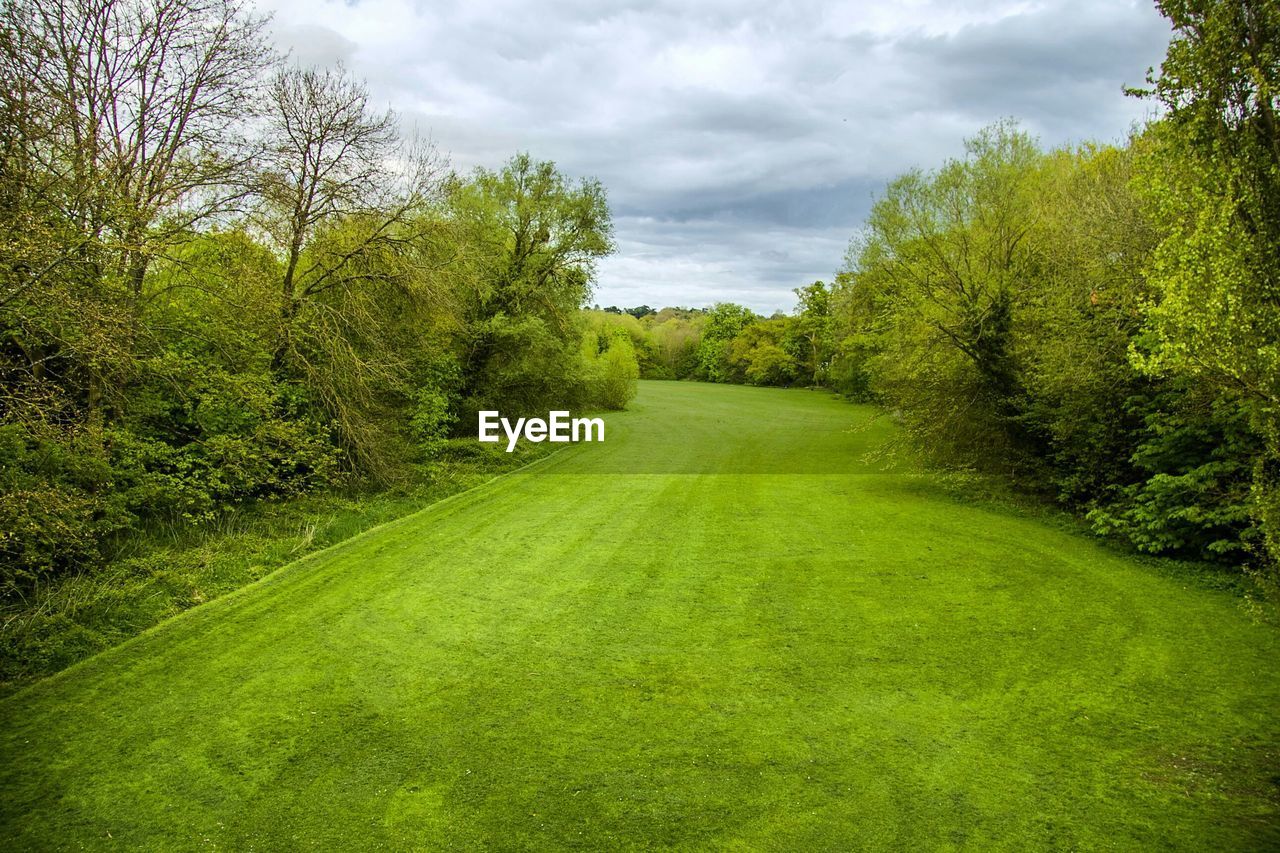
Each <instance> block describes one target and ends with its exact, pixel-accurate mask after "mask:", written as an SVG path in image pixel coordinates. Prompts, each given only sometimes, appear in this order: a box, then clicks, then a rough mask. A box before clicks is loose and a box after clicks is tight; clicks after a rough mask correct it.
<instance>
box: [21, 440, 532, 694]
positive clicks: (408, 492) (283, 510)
mask: <svg viewBox="0 0 1280 853" xmlns="http://www.w3.org/2000/svg"><path fill="white" fill-rule="evenodd" d="M549 449H550V448H549V446H548V445H545V444H543V445H537V444H523V445H521V446H520V447H519V448H518V449H517V452H515V453H511V454H507V453H504V452H502V451H501V450H500V449H497V448H495V447H494V446H492V445H481V444H479V443H477V442H476V441H474V440H464V439H455V440H451V441H449V442H448V443H447V444H446V445H445V446H444V447H443V448H442V449H441V450H440V451H439V453H438V455H437V456H436V458H435V459H434V460H433V461H432V462H431V463H430V464H429V465H419V466H414V467H413V468H411V469H410V470H409V471H407V472H406V474H407V475H408V476H406V477H405V478H404V481H403V482H401V483H399V484H397V485H396V486H395V487H393V488H388V489H383V490H381V491H376V492H375V491H363V492H358V493H343V492H338V491H334V492H322V493H314V494H308V495H302V496H299V497H294V498H291V499H288V500H282V501H261V502H258V503H253V504H248V505H246V506H243V507H240V508H238V509H237V510H236V511H233V512H229V513H226V514H224V515H222V516H220V517H219V518H217V519H216V520H215V521H214V522H213V523H211V524H200V525H191V524H182V523H172V524H154V525H152V526H151V527H150V528H149V529H147V530H144V531H142V532H141V533H139V534H137V535H134V536H132V537H130V538H129V539H128V540H127V541H125V542H123V543H121V547H120V549H119V550H120V553H119V554H117V555H116V557H115V558H114V559H112V560H111V561H110V562H108V563H107V564H106V565H105V566H99V567H95V568H93V569H91V570H89V571H85V572H82V573H80V574H76V575H72V576H68V577H63V578H58V579H57V580H55V581H53V582H52V583H48V584H45V585H43V586H41V587H39V588H38V589H36V590H35V591H33V592H29V593H28V594H27V595H26V596H25V597H14V598H11V599H8V600H6V601H5V602H4V603H3V605H0V697H3V696H5V695H7V694H9V693H11V692H13V691H14V690H16V689H18V688H20V687H22V686H23V685H25V684H27V683H29V682H31V681H33V680H35V679H37V678H41V677H43V676H48V675H52V674H53V673H55V672H58V671H59V670H61V669H65V668H66V667H68V666H70V665H71V664H73V663H75V662H76V661H79V660H83V659H84V658H86V657H89V656H90V655H92V654H95V653H97V652H100V651H102V650H103V649H107V648H110V647H112V646H114V645H117V644H119V643H121V642H123V641H125V640H127V639H129V638H130V637H134V636H136V635H138V634H140V633H141V632H143V631H145V630H146V629H147V628H150V627H151V626H153V625H155V624H157V623H159V622H162V621H164V620H165V619H167V618H170V617H172V616H175V615H177V614H178V613H181V612H182V611H184V610H186V609H188V608H191V607H194V606H196V605H199V604H203V603H205V602H207V601H212V600H213V599H215V598H219V597H221V596H223V595H226V594H227V593H229V592H232V591H234V590H237V589H239V588H241V587H243V586H245V585H247V584H250V583H252V582H253V581H255V580H258V579H259V578H262V577H263V576H265V575H267V574H270V573H271V572H273V571H275V570H276V569H278V568H280V567H281V566H283V565H285V564H286V563H290V562H293V561H294V560H297V559H299V558H300V557H303V556H305V555H307V554H308V553H310V552H312V551H318V550H320V549H322V548H325V547H328V546H330V545H334V544H337V543H338V542H341V541H343V540H345V539H349V538H351V537H352V536H354V535H356V534H357V533H360V532H362V531H364V530H367V529H369V528H370V527H374V526H376V525H378V524H382V523H385V522H387V521H391V520H392V519H395V518H399V517H400V516H403V515H407V514H408V513H410V512H413V511H414V510H417V509H421V508H422V507H423V506H425V505H427V504H430V503H433V502H434V501H438V500H441V499H442V498H445V497H448V496H450V495H453V494H456V493H458V492H461V491H465V490H466V489H468V488H472V487H474V486H477V485H479V484H481V483H484V482H486V481H488V480H490V479H492V478H493V477H494V476H496V475H498V474H501V473H504V472H506V471H510V470H512V469H513V468H517V467H519V466H520V465H523V464H526V463H527V462H529V461H531V460H532V459H536V458H538V457H539V456H544V455H546V453H547V451H548V450H549Z"/></svg>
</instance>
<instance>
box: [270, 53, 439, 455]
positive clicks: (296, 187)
mask: <svg viewBox="0 0 1280 853" xmlns="http://www.w3.org/2000/svg"><path fill="white" fill-rule="evenodd" d="M268 92H269V97H268V101H269V109H270V114H271V117H270V130H269V132H268V155H267V158H266V163H267V168H266V169H264V171H263V174H262V176H261V179H260V181H261V189H260V193H261V196H262V199H263V202H264V204H263V215H262V217H261V220H260V221H261V224H262V226H263V230H264V231H265V232H266V233H267V234H268V235H269V236H270V238H271V240H272V241H273V242H274V243H275V245H276V247H277V250H278V252H279V255H280V258H281V261H282V268H283V271H282V274H281V282H280V309H279V310H280V313H279V317H280V327H279V328H280V331H279V334H278V337H277V341H276V345H275V350H274V353H273V358H272V363H273V367H274V368H275V370H277V371H278V372H285V373H291V374H294V375H298V376H301V377H302V378H304V379H305V380H306V381H307V383H308V385H309V386H310V387H311V388H312V389H313V390H314V391H315V392H316V393H317V395H318V396H319V398H320V400H321V401H322V403H323V405H324V406H325V408H326V409H327V410H328V412H329V413H330V415H331V416H332V418H333V421H334V423H335V425H336V427H337V428H338V430H339V432H340V434H341V436H342V439H343V442H344V445H345V446H346V448H347V450H348V452H349V453H350V454H351V456H352V457H353V458H354V459H355V460H356V461H357V463H358V464H361V465H363V467H365V468H366V469H370V468H374V467H376V466H375V463H374V459H373V454H371V453H369V452H368V449H369V448H370V446H371V445H372V444H373V441H372V438H371V436H372V434H373V432H374V431H375V430H374V428H373V426H372V422H371V420H370V419H369V418H367V417H366V415H367V413H368V412H369V411H370V410H371V409H372V408H373V407H374V406H375V400H374V399H373V398H374V396H375V394H374V392H373V391H372V390H371V389H372V388H374V387H380V388H387V387H392V386H395V385H396V384H397V383H398V382H400V381H401V380H402V377H403V376H404V375H405V365H404V363H403V355H402V354H400V353H398V352H396V350H395V347H394V346H393V345H391V342H390V339H389V337H388V335H389V334H390V332H389V324H391V323H393V322H394V321H395V320H396V319H397V318H396V317H395V315H397V314H405V313H408V314H413V313H414V312H421V311H423V310H424V309H427V308H429V307H432V306H438V305H439V303H440V302H441V301H442V300H444V299H445V298H446V296H445V293H446V288H443V287H440V286H438V284H439V282H438V279H437V276H435V275H433V268H434V269H435V270H437V271H438V267H439V266H441V265H447V264H448V263H449V260H450V259H449V257H447V254H448V253H447V252H445V253H443V254H444V255H445V257H441V253H440V252H439V251H437V250H438V248H439V243H438V242H437V241H434V240H433V235H432V233H431V231H432V229H434V228H436V227H437V226H438V225H439V222H438V220H437V219H436V218H434V217H432V216H430V215H429V214H428V207H429V205H430V203H431V202H432V201H433V200H435V199H437V198H438V197H439V195H440V191H441V188H442V180H441V179H442V178H443V176H444V168H445V167H444V163H443V161H442V160H441V159H440V158H438V157H437V156H436V154H435V152H434V149H432V148H431V147H430V146H429V145H419V144H416V143H410V144H404V143H402V141H401V139H400V136H399V134H398V132H397V119H396V116H395V114H394V113H392V112H390V111H386V112H377V111H375V110H374V109H372V108H371V107H370V103H369V93H368V90H367V88H366V87H365V86H364V84H363V83H361V82H360V81H358V80H356V79H355V78H353V77H352V76H351V75H350V74H348V73H347V72H346V71H344V70H343V69H341V68H339V69H336V70H319V69H315V68H301V67H296V66H293V67H286V68H282V69H280V70H279V71H278V72H277V73H276V74H275V75H274V77H273V78H272V80H271V82H270V86H269V89H268ZM433 265H434V266H433Z"/></svg>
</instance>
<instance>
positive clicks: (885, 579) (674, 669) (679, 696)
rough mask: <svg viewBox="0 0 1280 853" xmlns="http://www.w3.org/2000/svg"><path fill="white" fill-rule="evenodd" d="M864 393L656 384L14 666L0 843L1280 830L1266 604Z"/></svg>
mask: <svg viewBox="0 0 1280 853" xmlns="http://www.w3.org/2000/svg"><path fill="white" fill-rule="evenodd" d="M871 414H872V413H871V411H870V410H869V409H862V408H857V407H853V406H850V405H848V404H846V403H841V402H839V401H836V400H834V399H831V398H830V397H828V396H827V395H824V394H819V393H810V392H801V391H779V390H766V389H751V388H741V387H726V386H708V385H693V384H675V383H644V384H642V389H641V394H640V397H639V398H638V399H637V401H636V402H635V403H634V404H633V406H632V410H631V411H629V412H625V413H621V414H616V415H611V416H609V417H608V418H607V422H608V434H607V441H606V442H605V443H604V444H603V445H578V446H574V447H572V448H570V449H567V450H565V451H562V452H560V453H557V454H555V455H554V456H552V457H550V458H548V459H545V460H543V461H542V462H539V463H536V464H535V465H534V466H532V467H530V468H526V469H523V470H521V471H519V472H517V473H515V474H511V475H508V476H506V477H504V478H502V479H499V480H496V481H494V482H492V483H490V484H488V485H486V486H482V487H480V488H478V489H474V490H472V491H469V492H466V493H464V494H462V495H460V496H457V497H455V498H452V499H450V500H447V501H445V502H442V503H439V504H436V505H434V506H432V507H430V508H428V509H426V510H424V511H422V512H419V513H417V514H415V515H411V516H409V517H406V518H403V519H401V520H399V521H397V522H393V523H392V524H389V525H386V526H383V527H381V528H378V529H376V530H374V531H371V532H369V533H366V534H364V535H362V536H359V537H356V538H355V539H352V540H350V541H348V542H346V543H345V544H341V545H338V546H336V547H334V548H331V549H329V550H327V551H324V552H321V553H320V554H317V555H314V556H312V557H310V558H307V559H305V560H303V561H300V562H298V563H295V564H292V565H290V566H288V567H286V568H285V569H283V570H281V571H279V572H277V573H275V574H273V575H271V576H270V577H268V578H267V579H265V580H264V581H262V582H259V583H257V584H255V585H253V586H251V587H249V588H247V589H245V590H243V591H241V592H239V593H234V594H232V595H229V596H227V597H225V598H223V599H220V600H218V601H215V602H213V603H211V604H208V605H204V606H201V607H198V608H196V609H194V610H191V611H189V612H187V613H186V614H184V615H182V616H180V617H178V618H176V619H173V620H170V621H168V622H166V623H164V624H162V625H160V626H159V627H158V628H156V629H154V630H152V631H150V632H148V633H146V634H144V635H142V636H141V637H138V638H137V639H135V640H133V641H130V642H128V643H126V644H124V645H122V646H119V647H117V648H115V649H113V650H111V651H108V652H106V653H103V654H101V655H98V656H96V657H94V658H91V659H89V660H88V661H86V662H84V663H82V664H80V665H77V666H75V667H73V668H72V669H70V670H68V671H66V672H64V673H62V674H61V675H58V676H55V677H53V678H50V679H47V680H45V681H42V682H39V683H37V684H36V685H34V686H33V687H31V688H29V689H26V690H24V691H22V692H19V693H17V694H15V695H13V696H10V697H9V698H7V699H6V700H4V701H3V703H0V724H2V726H3V733H2V734H0V797H2V798H3V800H2V803H3V805H2V808H3V813H2V815H0V848H3V849H19V850H21V849H80V848H82V847H84V848H92V849H117V848H118V849H155V850H179V849H195V848H222V849H234V850H250V849H256V850H270V851H274V850H288V849H324V850H339V849H389V850H398V849H466V848H481V847H484V848H493V849H533V848H542V849H555V848H566V847H580V848H591V849H616V848H627V847H650V846H651V847H679V848H695V849H697V848H709V849H739V850H749V849H774V850H822V849H829V850H849V849H902V850H919V849H973V850H990V849H1002V848H1003V849H1016V850H1027V849H1087V850H1094V849H1185V850H1209V849H1212V850H1229V849H1239V850H1258V849H1266V848H1269V847H1270V848H1273V847H1277V846H1278V845H1280V711H1278V709H1280V635H1278V634H1277V632H1276V631H1275V630H1274V629H1272V628H1268V627H1266V626H1263V625H1260V624H1256V623H1254V622H1251V621H1250V619H1249V618H1248V616H1247V615H1246V614H1245V613H1244V612H1243V610H1242V608H1241V607H1240V604H1239V600H1238V599H1236V598H1234V597H1233V596H1232V595H1231V594H1230V593H1228V592H1224V591H1219V590H1214V589H1211V588H1209V587H1208V586H1207V585H1205V584H1203V583H1199V582H1197V580H1196V576H1195V575H1194V574H1179V573H1177V572H1174V571H1162V570H1158V569H1157V568H1155V567H1154V566H1153V565H1151V564H1145V563H1140V562H1137V561H1133V560H1130V559H1128V558H1126V557H1124V556H1122V555H1119V554H1117V553H1115V552H1113V551H1111V550H1109V549H1107V548H1105V547H1102V546H1100V545H1098V544H1097V543H1095V542H1093V541H1091V540H1089V539H1087V538H1084V537H1082V536H1079V535H1076V534H1074V533H1071V532H1069V531H1067V530H1064V529H1060V528H1059V527H1056V526H1053V525H1049V524H1046V523H1044V522H1043V521H1040V520H1036V519H1035V518H1031V517H1027V516H1024V515H1020V514H1019V513H1017V512H1016V511H1014V510H1004V509H997V508H992V507H987V506H983V505H979V504H975V503H963V502H959V501H956V500H955V499H954V498H951V497H948V496H946V495H945V494H943V493H941V492H939V491H937V490H935V489H933V488H931V487H930V486H929V485H928V480H927V479H925V478H921V477H918V476H912V475H910V473H909V472H907V471H905V470H902V469H897V470H893V469H885V468H884V467H883V466H882V465H880V464H878V463H875V464H873V463H868V462H866V461H864V454H865V452H866V451H867V450H868V449H870V448H872V447H874V446H876V444H877V443H878V442H881V441H883V440H884V438H885V431H886V429H887V427H886V426H884V425H883V424H875V425H872V426H871V427H869V428H864V427H861V426H859V424H861V423H863V422H864V421H866V420H867V419H868V418H869V417H870V416H871Z"/></svg>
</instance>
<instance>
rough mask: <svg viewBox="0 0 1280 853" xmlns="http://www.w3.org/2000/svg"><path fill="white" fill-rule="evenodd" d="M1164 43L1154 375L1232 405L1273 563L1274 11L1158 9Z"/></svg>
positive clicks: (1278, 548)
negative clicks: (1244, 423)
mask: <svg viewBox="0 0 1280 853" xmlns="http://www.w3.org/2000/svg"><path fill="white" fill-rule="evenodd" d="M1157 5H1158V6H1159V8H1160V10H1161V12H1163V13H1164V15H1165V16H1166V17H1167V18H1168V19H1169V20H1170V22H1171V23H1172V24H1173V27H1174V38H1173V40H1172V42H1171V43H1170V45H1169V49H1168V53H1167V55H1166V56H1165V60H1164V62H1163V63H1162V64H1161V67H1160V70H1159V72H1158V74H1155V75H1152V78H1151V88H1150V89H1149V90H1147V91H1146V92H1144V93H1142V94H1146V95H1149V96H1151V97H1153V98H1155V99H1156V100H1157V101H1159V103H1160V104H1161V105H1162V106H1163V108H1164V117H1163V119H1162V120H1161V121H1160V122H1158V123H1157V124H1156V125H1155V126H1154V127H1153V128H1152V129H1151V138H1152V142H1153V146H1152V149H1151V152H1150V155H1149V156H1148V157H1147V158H1146V160H1145V168H1144V169H1143V174H1142V177H1141V180H1140V186H1141V188H1142V191H1143V193H1144V194H1145V196H1146V197H1147V199H1148V200H1149V201H1150V204H1151V208H1152V212H1153V216H1154V217H1155V219H1156V222H1157V223H1158V225H1159V226H1160V227H1161V228H1162V229H1163V231H1164V232H1165V233H1164V236H1163V239H1162V240H1161V242H1160V245H1159V246H1158V248H1157V249H1156V251H1155V255H1154V258H1153V261H1152V265H1151V270H1150V276H1151V282H1152V284H1153V286H1154V287H1155V289H1156V290H1157V291H1158V298H1157V299H1156V300H1155V302H1154V304H1153V306H1152V309H1151V313H1150V323H1151V332H1152V334H1151V336H1150V338H1149V339H1148V340H1146V341H1144V346H1143V347H1142V348H1140V349H1139V350H1138V353H1139V359H1140V362H1141V364H1142V365H1143V367H1144V368H1145V369H1146V370H1148V371H1149V372H1152V373H1156V374H1159V373H1162V372H1166V371H1167V372H1172V373H1176V374H1182V375H1186V376H1191V377H1198V378H1202V379H1204V380H1206V381H1210V382H1213V383H1215V384H1216V385H1217V386H1219V387H1221V388H1223V389H1229V390H1230V391H1231V392H1232V393H1237V394H1239V395H1240V396H1241V398H1242V400H1243V401H1244V402H1245V405H1247V406H1248V409H1249V412H1250V414H1251V416H1252V422H1253V426H1254V429H1256V430H1257V431H1258V432H1259V434H1260V435H1261V436H1262V437H1263V439H1264V446H1265V452H1264V453H1262V454H1261V455H1260V456H1259V459H1258V463H1257V465H1256V469H1255V472H1254V483H1255V490H1256V494H1255V496H1256V512H1257V514H1258V516H1259V518H1260V519H1261V520H1262V522H1263V527H1264V530H1265V532H1266V536H1267V541H1268V543H1269V546H1270V550H1271V553H1272V555H1273V559H1275V558H1277V557H1280V253H1278V252H1277V246H1280V119H1278V116H1277V110H1278V109H1280V107H1278V104H1277V97H1278V94H1280V7H1278V6H1277V5H1276V4H1275V3H1259V2H1243V3H1242V2H1227V0H1161V2H1159V3H1158V4H1157Z"/></svg>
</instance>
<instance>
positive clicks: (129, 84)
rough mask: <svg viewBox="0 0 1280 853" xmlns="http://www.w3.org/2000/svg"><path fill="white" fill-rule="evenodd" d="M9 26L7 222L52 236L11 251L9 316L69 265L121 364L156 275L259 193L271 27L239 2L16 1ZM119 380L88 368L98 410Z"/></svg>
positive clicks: (41, 299)
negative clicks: (111, 330) (97, 309)
mask: <svg viewBox="0 0 1280 853" xmlns="http://www.w3.org/2000/svg"><path fill="white" fill-rule="evenodd" d="M0 19H2V20H0V23H2V24H3V28H4V32H5V38H4V39H3V41H2V42H0V114H3V116H4V117H5V118H6V119H7V120H8V126H7V128H6V133H5V138H4V140H3V142H4V149H5V151H4V155H5V171H4V173H3V175H0V181H3V183H4V184H5V186H4V192H3V194H4V196H5V200H6V202H7V203H8V204H9V207H8V209H7V210H6V214H7V215H8V216H9V217H10V222H11V223H13V224H18V225H20V224H22V223H24V222H26V223H29V224H32V225H39V226H42V227H43V228H44V230H43V232H42V233H41V235H40V238H39V239H33V240H29V241H25V242H24V241H20V240H13V241H10V242H7V243H6V244H5V245H4V246H3V250H4V251H5V253H6V254H8V255H10V257H9V258H7V259H6V260H7V261H8V263H6V265H5V266H7V267H8V268H9V269H11V270H14V271H15V272H14V274H13V275H11V276H8V277H6V278H5V280H4V282H3V287H4V290H3V292H0V306H4V307H6V308H7V309H8V310H10V311H14V312H19V313H21V312H26V313H30V312H31V311H32V310H35V311H38V310H39V306H40V305H41V304H44V303H47V302H48V301H50V299H51V298H54V297H53V296H52V295H51V292H50V289H51V288H53V289H55V290H56V288H58V287H59V286H60V282H65V279H66V276H67V275H68V269H72V270H73V271H74V275H75V276H76V277H77V280H78V281H79V282H80V283H81V285H82V286H83V287H86V288H88V289H89V290H90V291H92V292H93V293H95V294H96V295H97V296H98V297H99V298H100V299H101V301H102V305H103V306H104V307H103V310H102V315H103V316H104V317H108V316H110V319H111V321H112V322H113V323H115V322H116V321H119V320H123V325H122V329H123V332H124V334H123V338H124V340H123V341H121V342H120V343H119V345H118V350H117V352H116V355H117V356H118V358H117V359H116V364H117V367H118V366H119V365H121V364H124V363H126V362H127V361H128V359H129V356H130V350H131V348H132V346H133V341H134V340H135V339H136V334H137V331H138V322H139V315H140V309H141V301H142V296H143V284H144V280H145V278H146V274H147V270H148V268H149V266H150V265H151V263H152V262H153V261H154V260H155V259H156V258H157V257H163V256H164V255H165V254H166V252H167V250H168V249H170V248H171V247H172V246H174V245H175V243H176V242H179V241H182V240H184V239H186V238H187V237H188V236H189V235H190V234H191V232H192V230H193V229H194V228H195V227H196V226H198V225H201V224H204V223H207V222H208V221H209V220H211V219H212V218H214V217H217V216H219V215H221V214H224V213H226V212H227V211H229V210H231V209H234V208H235V207H236V206H237V204H238V202H239V201H240V200H241V199H243V198H244V197H245V195H246V194H247V191H248V185H247V183H246V182H245V180H244V177H245V176H246V172H247V168H246V167H247V165H248V164H249V162H250V161H251V160H252V159H253V157H254V146H253V145H252V144H251V142H250V141H249V139H248V135H247V130H248V126H247V120H248V119H250V118H251V117H252V116H253V114H254V112H255V110H254V107H255V104H256V102H257V99H258V86H259V83H260V81H261V80H262V69H263V68H264V66H269V65H270V64H271V62H272V61H273V53H272V51H271V50H270V49H269V48H268V46H267V43H266V40H265V36H264V22H265V19H264V18H262V17H260V16H256V15H253V14H251V13H250V12H249V11H247V9H246V7H245V6H244V5H243V4H242V3H241V2H239V0H37V1H36V2H33V0H10V2H6V3H4V4H3V7H2V9H0ZM79 298H80V297H77V299H79ZM74 301H76V300H72V302H74ZM112 306H114V307H112ZM18 325H20V324H18ZM97 337H98V338H101V337H102V336H101V335H99V336H97ZM112 337H117V335H115V334H113V335H112ZM88 338H89V339H94V338H95V336H93V335H90V336H88ZM60 343H61V345H62V346H63V348H68V347H69V348H74V347H75V346H76V343H75V342H74V341H71V340H70V339H66V340H63V341H61V342H60ZM97 360H98V361H101V359H97ZM80 361H81V362H82V363H86V364H92V362H94V361H95V358H94V357H91V356H89V355H87V354H81V358H80ZM111 372H112V371H111V370H110V369H109V368H106V367H103V366H101V365H99V366H96V367H94V366H90V367H89V368H88V373H89V391H88V396H89V399H88V403H89V406H90V409H95V408H96V407H97V406H98V402H99V400H100V398H101V395H102V388H101V386H102V385H103V384H104V381H106V382H107V384H110V380H109V379H108V378H107V377H106V376H105V375H104V374H107V373H111ZM116 372H117V373H118V372H119V371H116ZM119 381H120V378H119V377H118V376H117V377H116V382H117V383H118V382H119Z"/></svg>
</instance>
